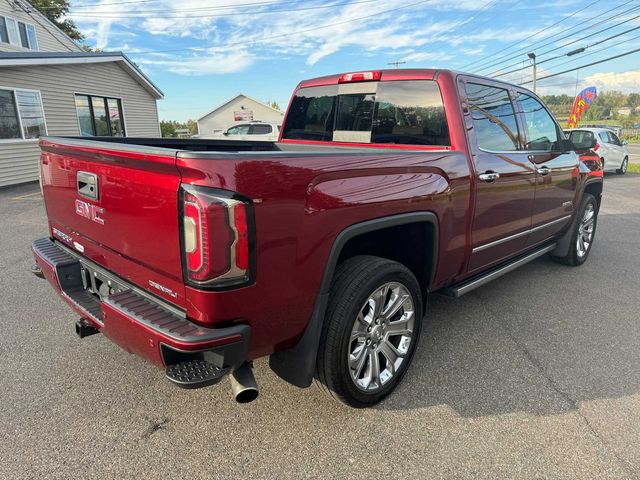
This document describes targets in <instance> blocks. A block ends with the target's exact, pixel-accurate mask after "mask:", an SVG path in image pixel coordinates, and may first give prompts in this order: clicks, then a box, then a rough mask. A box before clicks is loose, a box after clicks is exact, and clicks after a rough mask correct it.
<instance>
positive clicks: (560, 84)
mask: <svg viewBox="0 0 640 480" xmlns="http://www.w3.org/2000/svg"><path fill="white" fill-rule="evenodd" d="M71 5H72V9H71V12H72V15H71V18H72V19H73V20H75V21H76V23H77V24H78V26H79V28H80V30H81V31H82V32H83V33H84V34H85V35H86V36H87V43H89V44H90V45H93V46H97V47H100V48H103V49H104V50H118V51H123V52H125V53H126V54H127V55H129V56H130V58H132V59H133V60H134V61H135V62H136V63H138V65H140V67H141V68H142V69H143V70H144V71H145V73H147V74H148V75H149V76H150V77H151V78H152V80H153V81H154V82H155V83H156V84H157V85H158V86H159V87H160V88H161V89H162V90H163V91H164V92H165V99H164V100H162V101H161V102H160V103H159V110H160V117H161V118H162V119H175V120H186V119H188V118H197V117H199V116H200V115H202V114H204V113H206V112H207V111H209V110H210V109H211V108H213V107H215V106H216V105H218V104H220V103H223V102H224V101H226V100H227V99H229V98H230V97H232V96H234V95H235V94H237V93H239V92H242V93H245V94H247V95H249V96H252V97H254V98H256V99H259V100H263V101H267V100H275V101H277V102H278V103H279V104H280V106H281V107H282V108H285V107H286V104H287V102H288V101H289V97H290V95H291V92H292V91H293V88H294V87H295V85H296V84H297V83H298V82H299V81H300V80H301V79H304V78H310V77H315V76H320V75H326V74H329V73H336V72H348V71H358V70H366V69H380V68H392V67H390V66H389V65H388V63H389V62H393V61H403V62H406V63H404V64H403V65H402V67H403V68H428V67H439V68H452V69H458V70H465V71H471V72H474V73H482V74H492V75H497V74H500V73H506V72H510V71H511V70H518V69H520V68H523V69H522V70H519V71H516V72H513V73H508V74H507V75H504V76H502V77H501V78H504V79H507V80H512V81H515V82H517V83H519V82H521V81H526V80H528V79H530V76H531V70H530V68H524V67H526V66H528V65H529V64H530V62H529V60H528V59H527V56H526V53H527V52H528V51H531V50H533V51H535V52H536V54H537V55H538V60H539V61H540V62H543V60H547V61H546V62H543V63H541V64H540V65H539V69H538V72H539V76H544V75H548V74H552V73H557V72H561V71H563V70H567V69H570V68H573V67H576V66H580V65H584V64H587V63H590V62H594V61H597V60H599V59H603V58H606V57H610V56H613V55H617V54H619V53H623V52H626V51H630V50H633V49H636V48H639V47H640V3H639V2H638V1H637V0H632V1H629V0H614V1H611V0H599V1H594V0H591V1H588V0H587V1H572V0H548V1H547V0H540V1H530V0H477V1H474V0H458V1H455V2H452V1H446V0H404V1H396V0H329V1H317V0H306V1H293V0H237V1H229V0H181V1H180V2H176V1H167V0H121V1H117V0H101V1H96V0H90V1H89V0H82V1H78V2H73V1H72V3H71ZM636 16H638V18H634V17H636ZM609 17H612V18H609ZM608 18H609V19H608ZM621 22H624V23H622V24H620V25H616V24H619V23H621ZM636 27H637V28H638V29H637V30H632V31H630V32H627V33H623V32H625V31H627V30H630V29H634V28H636ZM605 29H606V30H605ZM600 30H605V31H602V32H600ZM598 32H600V33H598ZM619 33H620V34H622V35H620V36H617V37H616V38H613V39H610V40H606V39H607V38H608V37H610V36H614V35H617V34H619ZM583 37H586V38H583ZM575 40H578V41H575ZM602 40H605V41H603V42H602V43H600V44H597V45H594V44H595V43H597V42H599V41H602ZM574 41H575V42H574ZM569 42H574V43H571V44H570V45H567V44H568V43H569ZM581 47H587V48H586V50H585V51H584V52H583V53H580V54H577V55H573V56H571V57H567V56H564V55H565V54H566V53H568V52H570V51H572V50H575V49H577V48H581ZM553 57H559V58H555V59H553V60H551V59H552V58H553ZM492 64H495V65H493V66H492ZM576 80H578V87H579V88H581V87H584V86H587V85H596V86H597V87H599V88H600V89H601V90H602V89H605V90H621V91H624V92H630V91H640V52H638V53H636V54H633V55H629V56H626V57H623V58H621V59H618V60H614V61H611V62H607V63H604V64H600V65H596V66H593V67H588V68H584V69H581V70H580V71H579V72H577V73H576V72H572V73H568V74H564V75H560V76H556V77H553V78H549V79H548V80H542V81H540V83H539V87H540V88H539V91H540V93H543V94H549V93H567V94H569V95H573V94H574V92H575V89H576Z"/></svg>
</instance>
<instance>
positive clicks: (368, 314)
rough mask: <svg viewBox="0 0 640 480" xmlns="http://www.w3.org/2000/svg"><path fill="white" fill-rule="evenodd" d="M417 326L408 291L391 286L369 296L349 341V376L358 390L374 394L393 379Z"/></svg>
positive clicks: (397, 286) (386, 286)
mask: <svg viewBox="0 0 640 480" xmlns="http://www.w3.org/2000/svg"><path fill="white" fill-rule="evenodd" d="M414 325H415V310H414V301H413V298H412V297H411V293H409V290H408V289H407V287H405V286H404V285H402V284H401V283H398V282H389V283H385V284H384V285H382V286H381V287H379V288H377V289H376V290H375V291H374V292H373V293H372V294H371V295H369V298H368V299H367V300H366V301H365V302H364V305H362V308H361V309H360V311H359V313H358V316H357V318H356V320H355V322H354V324H353V327H352V329H351V339H350V341H349V351H348V356H349V358H348V362H349V373H350V374H351V379H352V380H353V382H354V384H355V385H356V387H358V388H359V389H360V390H364V391H367V392H373V391H376V390H379V389H380V388H382V387H383V386H384V385H385V384H386V383H387V382H389V380H391V379H392V378H393V376H394V375H395V374H396V373H397V372H398V369H399V368H400V366H401V365H402V363H403V362H404V361H405V359H406V357H407V353H408V352H409V347H410V345H411V342H412V339H413V332H414Z"/></svg>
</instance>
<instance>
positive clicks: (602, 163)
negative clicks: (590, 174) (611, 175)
mask: <svg viewBox="0 0 640 480" xmlns="http://www.w3.org/2000/svg"><path fill="white" fill-rule="evenodd" d="M600 168H601V169H602V171H603V172H604V158H602V157H600Z"/></svg>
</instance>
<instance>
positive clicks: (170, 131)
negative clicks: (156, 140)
mask: <svg viewBox="0 0 640 480" xmlns="http://www.w3.org/2000/svg"><path fill="white" fill-rule="evenodd" d="M176 128H180V127H179V126H178V122H176V121H175V120H162V121H160V133H161V134H162V137H163V138H165V137H175V136H176Z"/></svg>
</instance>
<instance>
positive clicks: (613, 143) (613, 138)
mask: <svg viewBox="0 0 640 480" xmlns="http://www.w3.org/2000/svg"><path fill="white" fill-rule="evenodd" d="M565 132H566V134H567V138H568V139H569V140H571V142H572V143H573V144H574V145H575V146H576V147H577V148H590V149H591V150H593V151H594V152H596V153H597V154H598V155H600V162H602V170H604V171H605V172H613V171H615V172H616V173H619V174H625V173H627V166H628V164H629V151H628V150H627V142H622V141H620V139H619V138H618V136H617V135H616V134H615V133H614V132H613V131H611V130H609V129H608V128H591V127H585V128H574V129H571V130H565Z"/></svg>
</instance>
